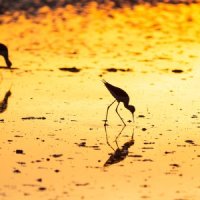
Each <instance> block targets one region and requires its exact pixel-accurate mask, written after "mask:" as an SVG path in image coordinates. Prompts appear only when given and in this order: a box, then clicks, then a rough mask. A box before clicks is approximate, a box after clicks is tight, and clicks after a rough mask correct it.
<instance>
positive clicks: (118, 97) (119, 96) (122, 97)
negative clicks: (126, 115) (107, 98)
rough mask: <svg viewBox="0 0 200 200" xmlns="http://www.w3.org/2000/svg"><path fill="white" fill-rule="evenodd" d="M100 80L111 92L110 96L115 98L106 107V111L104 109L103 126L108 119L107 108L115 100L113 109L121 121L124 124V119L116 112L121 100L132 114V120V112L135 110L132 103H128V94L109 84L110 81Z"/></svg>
mask: <svg viewBox="0 0 200 200" xmlns="http://www.w3.org/2000/svg"><path fill="white" fill-rule="evenodd" d="M102 82H103V83H104V85H105V86H106V88H107V89H108V90H109V92H110V93H111V94H112V96H113V97H114V98H115V100H114V101H113V102H112V103H111V104H110V105H109V106H108V107H107V111H106V119H105V124H104V126H106V125H107V124H106V122H107V119H108V111H109V108H110V107H111V106H112V105H113V104H114V103H115V102H116V101H117V103H118V104H117V107H116V109H115V111H116V113H117V115H118V116H119V118H120V119H121V121H122V122H123V124H124V125H126V124H125V122H124V120H123V119H122V117H121V116H120V114H119V112H118V107H119V104H120V102H122V103H123V104H124V107H125V108H126V109H128V110H129V111H130V112H131V114H132V116H133V121H134V112H135V107H134V106H132V105H129V96H128V94H127V93H126V92H125V91H124V90H122V89H121V88H118V87H116V86H114V85H111V84H110V83H108V82H106V81H105V80H102Z"/></svg>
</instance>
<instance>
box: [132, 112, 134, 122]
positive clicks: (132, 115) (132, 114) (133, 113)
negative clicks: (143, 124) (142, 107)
mask: <svg viewBox="0 0 200 200" xmlns="http://www.w3.org/2000/svg"><path fill="white" fill-rule="evenodd" d="M132 116H133V122H134V113H132Z"/></svg>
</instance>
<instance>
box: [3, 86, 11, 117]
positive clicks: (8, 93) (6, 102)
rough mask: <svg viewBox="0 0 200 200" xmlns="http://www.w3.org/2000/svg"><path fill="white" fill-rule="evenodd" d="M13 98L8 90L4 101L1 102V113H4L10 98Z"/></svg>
mask: <svg viewBox="0 0 200 200" xmlns="http://www.w3.org/2000/svg"><path fill="white" fill-rule="evenodd" d="M10 96H11V92H10V90H8V91H7V92H6V94H5V96H4V99H3V100H2V101H1V102H0V113H3V112H4V111H5V110H6V109H7V106H8V98H9V97H10Z"/></svg>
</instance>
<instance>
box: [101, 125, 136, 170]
mask: <svg viewBox="0 0 200 200" xmlns="http://www.w3.org/2000/svg"><path fill="white" fill-rule="evenodd" d="M124 127H125V126H124ZM124 127H123V128H122V130H121V131H120V133H119V134H118V136H117V137H116V139H115V142H116V145H117V149H116V150H115V149H114V148H113V147H112V146H111V145H110V143H109V141H108V136H107V129H106V126H105V132H106V141H107V144H108V145H109V146H110V147H111V148H112V149H113V151H114V153H112V154H111V155H110V157H109V158H108V160H107V161H106V162H105V164H104V167H107V166H110V165H113V164H115V163H119V162H121V161H123V160H124V159H125V158H126V157H127V156H128V153H129V151H128V149H129V148H130V147H131V146H132V145H134V143H135V141H134V129H133V133H132V135H131V139H130V140H129V141H127V142H125V143H124V144H123V145H122V147H121V148H119V146H118V143H117V140H118V138H119V136H120V135H121V133H122V131H123V130H124Z"/></svg>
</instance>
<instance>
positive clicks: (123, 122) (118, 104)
mask: <svg viewBox="0 0 200 200" xmlns="http://www.w3.org/2000/svg"><path fill="white" fill-rule="evenodd" d="M119 104H120V102H118V104H117V107H116V110H115V111H116V113H117V114H118V116H119V118H120V119H121V120H122V122H123V124H124V126H126V124H125V122H124V120H123V119H122V117H121V116H120V114H119V113H118V107H119Z"/></svg>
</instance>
